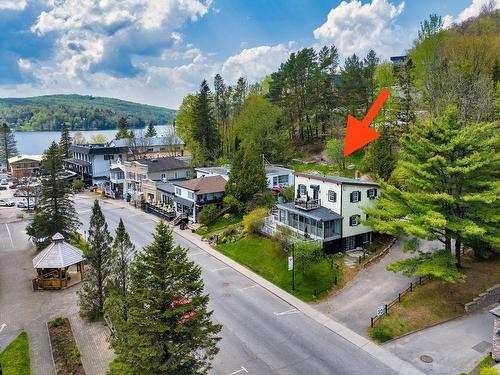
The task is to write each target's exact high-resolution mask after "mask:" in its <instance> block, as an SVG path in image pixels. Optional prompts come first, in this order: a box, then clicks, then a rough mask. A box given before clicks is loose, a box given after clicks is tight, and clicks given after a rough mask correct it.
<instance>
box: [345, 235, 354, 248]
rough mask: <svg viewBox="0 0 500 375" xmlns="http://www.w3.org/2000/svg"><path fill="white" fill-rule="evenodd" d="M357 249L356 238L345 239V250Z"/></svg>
mask: <svg viewBox="0 0 500 375" xmlns="http://www.w3.org/2000/svg"><path fill="white" fill-rule="evenodd" d="M355 247H356V241H355V238H354V236H351V237H346V238H345V249H346V250H354V248H355Z"/></svg>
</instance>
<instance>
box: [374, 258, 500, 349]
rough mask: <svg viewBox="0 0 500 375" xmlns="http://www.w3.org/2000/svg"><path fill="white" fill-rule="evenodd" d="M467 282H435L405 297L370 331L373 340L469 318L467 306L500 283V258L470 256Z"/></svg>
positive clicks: (465, 267) (466, 262) (465, 264)
mask: <svg viewBox="0 0 500 375" xmlns="http://www.w3.org/2000/svg"><path fill="white" fill-rule="evenodd" d="M463 272H464V274H465V275H466V278H465V282H463V283H461V282H457V283H454V284H450V283H445V282H443V281H438V280H435V281H431V282H429V283H428V284H424V285H423V286H419V287H417V288H416V289H414V291H413V292H410V293H408V294H407V295H405V296H404V297H403V298H402V300H401V303H399V304H396V305H395V306H394V307H392V308H391V309H390V310H389V314H387V315H384V316H383V317H382V319H380V320H379V321H378V322H376V323H375V326H374V328H370V329H369V334H370V336H371V337H372V338H373V339H375V340H376V341H379V342H384V341H387V340H390V339H393V338H395V337H398V336H401V335H403V334H405V333H408V332H411V331H414V330H417V329H421V328H425V327H427V326H429V325H431V324H435V323H439V322H442V321H444V320H447V319H451V318H454V317H458V316H461V315H464V314H465V311H464V304H466V303H467V302H470V301H472V300H473V299H474V298H475V297H477V295H479V294H480V293H482V292H484V291H485V290H486V289H488V288H489V287H491V286H493V285H496V284H498V283H500V255H496V256H494V257H492V258H490V259H488V260H477V259H474V258H472V257H469V256H466V257H464V259H463Z"/></svg>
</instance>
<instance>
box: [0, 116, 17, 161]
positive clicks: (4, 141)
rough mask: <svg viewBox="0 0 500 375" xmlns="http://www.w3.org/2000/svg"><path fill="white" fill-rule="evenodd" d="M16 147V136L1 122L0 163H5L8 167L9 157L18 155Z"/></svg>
mask: <svg viewBox="0 0 500 375" xmlns="http://www.w3.org/2000/svg"><path fill="white" fill-rule="evenodd" d="M18 154H19V153H18V152H17V147H16V138H15V137H14V134H12V132H11V130H10V128H9V126H8V125H7V124H6V123H3V124H2V126H0V164H1V163H3V164H5V165H6V167H7V170H9V169H10V165H9V158H11V157H13V156H16V155H18Z"/></svg>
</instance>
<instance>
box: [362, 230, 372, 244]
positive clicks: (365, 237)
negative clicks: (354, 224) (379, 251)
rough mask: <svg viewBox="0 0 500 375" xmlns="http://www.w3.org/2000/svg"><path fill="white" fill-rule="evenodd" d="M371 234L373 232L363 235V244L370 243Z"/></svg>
mask: <svg viewBox="0 0 500 375" xmlns="http://www.w3.org/2000/svg"><path fill="white" fill-rule="evenodd" d="M371 234H372V232H368V233H363V234H362V235H361V239H362V241H363V243H368V242H370V238H371Z"/></svg>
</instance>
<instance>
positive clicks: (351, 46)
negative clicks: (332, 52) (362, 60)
mask: <svg viewBox="0 0 500 375" xmlns="http://www.w3.org/2000/svg"><path fill="white" fill-rule="evenodd" d="M404 7H405V3H404V2H402V3H400V4H398V5H396V4H393V3H391V2H390V1H389V0H372V1H371V3H366V4H363V3H362V2H361V1H359V0H353V1H351V2H346V1H342V2H341V3H340V4H339V5H338V6H337V7H335V8H333V9H332V10H330V12H329V13H328V17H327V20H326V22H325V23H324V24H323V25H321V26H320V27H318V28H317V29H316V30H314V37H315V38H316V40H317V41H318V42H319V43H322V44H330V43H333V44H335V46H336V47H337V48H338V50H339V52H340V54H341V55H342V56H343V57H347V56H349V55H352V54H353V53H356V54H358V55H361V56H364V55H366V54H367V53H368V52H369V51H370V50H371V49H373V50H375V52H377V54H379V55H382V56H384V57H386V58H387V57H390V56H391V55H394V54H401V53H403V52H404V49H405V48H408V46H409V45H410V42H411V39H412V38H413V37H414V31H413V30H411V31H410V30H405V29H404V28H403V27H401V26H400V25H398V24H397V22H396V21H397V18H398V16H399V15H400V14H401V13H402V12H403V10H404Z"/></svg>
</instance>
